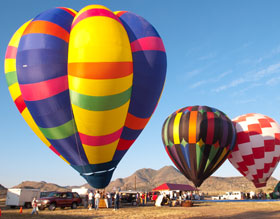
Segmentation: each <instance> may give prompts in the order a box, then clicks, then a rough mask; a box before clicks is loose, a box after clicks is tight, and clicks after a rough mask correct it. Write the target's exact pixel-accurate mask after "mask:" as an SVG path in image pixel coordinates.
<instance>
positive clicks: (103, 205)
mask: <svg viewBox="0 0 280 219" xmlns="http://www.w3.org/2000/svg"><path fill="white" fill-rule="evenodd" d="M98 207H99V208H107V206H106V203H105V199H104V198H101V199H100V200H99V205H98Z"/></svg>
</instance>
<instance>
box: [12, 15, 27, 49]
mask: <svg viewBox="0 0 280 219" xmlns="http://www.w3.org/2000/svg"><path fill="white" fill-rule="evenodd" d="M30 22H31V20H30V21H27V22H26V23H24V24H23V25H22V26H21V27H20V28H19V29H18V30H17V31H16V32H15V34H14V35H13V37H12V39H11V40H10V42H9V46H14V47H18V44H19V40H20V38H21V35H22V34H23V32H24V30H25V28H26V27H27V25H28V24H29V23H30Z"/></svg>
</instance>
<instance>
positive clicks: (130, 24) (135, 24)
mask: <svg viewBox="0 0 280 219" xmlns="http://www.w3.org/2000/svg"><path fill="white" fill-rule="evenodd" d="M120 20H121V21H122V23H123V25H124V27H125V29H126V32H127V34H128V37H129V40H130V42H133V41H135V40H137V39H140V38H143V37H147V36H156V37H159V35H158V33H157V31H156V30H155V28H154V27H153V26H152V25H151V24H150V23H149V22H147V21H146V20H145V19H144V18H142V17H140V16H138V15H136V14H133V13H131V12H127V13H124V14H123V15H122V16H121V17H120Z"/></svg>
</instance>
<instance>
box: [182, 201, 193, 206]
mask: <svg viewBox="0 0 280 219" xmlns="http://www.w3.org/2000/svg"><path fill="white" fill-rule="evenodd" d="M192 206H193V202H192V201H184V202H182V207H192Z"/></svg>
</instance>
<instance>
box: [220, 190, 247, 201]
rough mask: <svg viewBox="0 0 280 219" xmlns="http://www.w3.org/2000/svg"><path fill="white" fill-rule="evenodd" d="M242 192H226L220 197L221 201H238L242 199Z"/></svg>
mask: <svg viewBox="0 0 280 219" xmlns="http://www.w3.org/2000/svg"><path fill="white" fill-rule="evenodd" d="M242 195H243V194H242V192H239V191H234V192H226V194H225V195H223V196H222V199H226V200H240V199H242Z"/></svg>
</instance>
